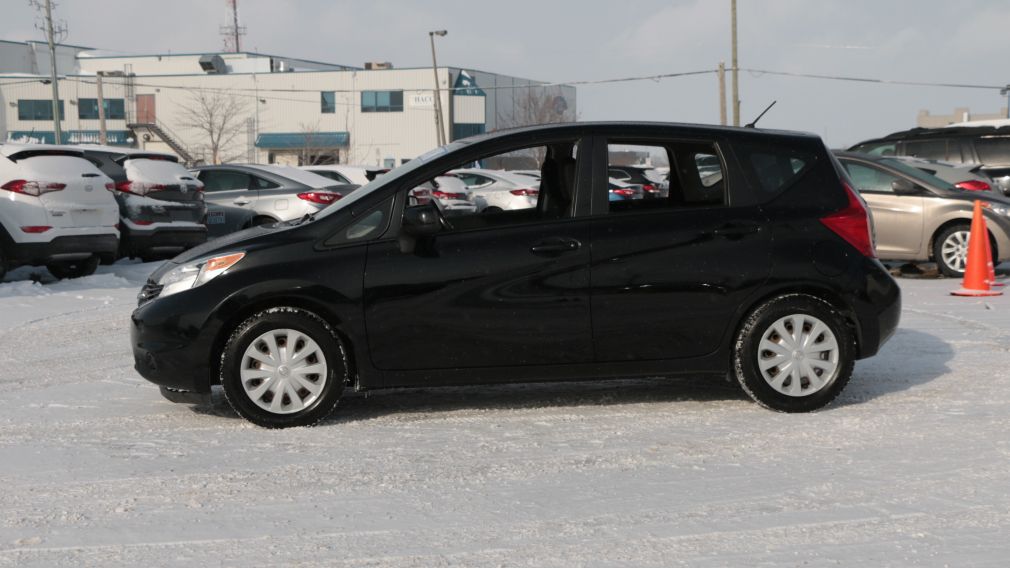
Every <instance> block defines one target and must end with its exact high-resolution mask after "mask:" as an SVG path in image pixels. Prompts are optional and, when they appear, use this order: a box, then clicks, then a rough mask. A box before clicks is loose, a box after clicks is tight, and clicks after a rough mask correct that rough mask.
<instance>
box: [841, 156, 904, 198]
mask: <svg viewBox="0 0 1010 568" xmlns="http://www.w3.org/2000/svg"><path fill="white" fill-rule="evenodd" d="M842 165H843V166H845V171H847V172H849V178H850V179H852V183H854V184H856V190H857V191H859V192H864V191H868V192H871V193H874V192H875V193H894V190H893V189H891V182H893V181H895V180H897V179H898V178H897V177H896V176H893V175H891V174H889V173H886V172H884V171H881V170H878V169H877V168H872V167H870V166H864V165H862V164H856V163H853V162H847V161H843V162H842Z"/></svg>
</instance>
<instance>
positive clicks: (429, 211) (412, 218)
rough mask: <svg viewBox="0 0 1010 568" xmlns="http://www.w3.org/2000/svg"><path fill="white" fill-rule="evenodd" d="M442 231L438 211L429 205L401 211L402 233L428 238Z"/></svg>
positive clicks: (415, 206) (414, 206)
mask: <svg viewBox="0 0 1010 568" xmlns="http://www.w3.org/2000/svg"><path fill="white" fill-rule="evenodd" d="M441 230H442V220H441V219H440V218H439V214H438V210H436V209H435V206H434V205H432V204H431V203H426V204H424V205H413V206H411V207H407V208H406V209H404V210H403V231H404V232H405V233H407V234H408V235H411V236H413V237H430V236H431V235H435V234H437V233H439V232H441Z"/></svg>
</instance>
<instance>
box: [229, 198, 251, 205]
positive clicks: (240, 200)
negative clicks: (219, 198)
mask: <svg viewBox="0 0 1010 568" xmlns="http://www.w3.org/2000/svg"><path fill="white" fill-rule="evenodd" d="M232 203H234V204H235V205H249V204H250V203H252V201H249V200H248V199H246V198H244V197H239V198H238V199H236V200H235V201H232Z"/></svg>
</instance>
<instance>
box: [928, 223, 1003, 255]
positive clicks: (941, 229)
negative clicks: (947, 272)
mask: <svg viewBox="0 0 1010 568" xmlns="http://www.w3.org/2000/svg"><path fill="white" fill-rule="evenodd" d="M955 225H968V227H969V228H970V227H971V219H968V218H962V217H957V218H954V219H948V220H946V221H944V222H943V223H942V224H941V225H940V226H939V227H937V228H936V229H935V230H934V231H933V234H931V235H930V236H929V244H928V246H927V250H928V253H929V260H932V261H934V262H935V261H936V255H935V254H934V248H935V247H934V245H935V244H936V239H937V238H939V236H940V234H941V233H943V232H944V231H946V230H947V229H949V228H951V227H953V226H955ZM986 232H988V233H989V243H990V245H991V246H992V247H993V248H992V257H993V258H994V259H995V258H999V241H998V239H996V235H995V234H993V232H992V229H990V228H989V225H988V223H986Z"/></svg>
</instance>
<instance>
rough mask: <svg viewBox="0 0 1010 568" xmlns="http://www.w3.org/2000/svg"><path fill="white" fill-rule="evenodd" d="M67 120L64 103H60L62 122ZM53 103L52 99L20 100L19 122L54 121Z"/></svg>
mask: <svg viewBox="0 0 1010 568" xmlns="http://www.w3.org/2000/svg"><path fill="white" fill-rule="evenodd" d="M64 118H66V114H65V113H64V112H63V101H62V100H61V101H60V120H63V119H64ZM52 119H53V101H52V100H51V99H20V100H18V120H52Z"/></svg>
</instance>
